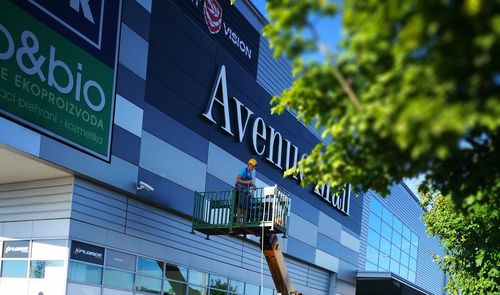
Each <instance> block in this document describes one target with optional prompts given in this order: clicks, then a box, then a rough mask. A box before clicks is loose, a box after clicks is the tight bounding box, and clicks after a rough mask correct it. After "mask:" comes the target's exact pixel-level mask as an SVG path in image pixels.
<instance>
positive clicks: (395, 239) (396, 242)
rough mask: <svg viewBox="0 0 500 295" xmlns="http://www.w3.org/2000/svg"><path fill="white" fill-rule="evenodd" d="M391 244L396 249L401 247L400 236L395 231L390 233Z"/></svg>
mask: <svg viewBox="0 0 500 295" xmlns="http://www.w3.org/2000/svg"><path fill="white" fill-rule="evenodd" d="M392 243H393V244H394V245H396V246H398V247H401V235H400V234H399V233H397V232H396V231H392Z"/></svg>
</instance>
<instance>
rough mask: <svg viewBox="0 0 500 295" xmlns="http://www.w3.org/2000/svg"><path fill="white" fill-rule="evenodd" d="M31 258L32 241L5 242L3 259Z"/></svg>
mask: <svg viewBox="0 0 500 295" xmlns="http://www.w3.org/2000/svg"><path fill="white" fill-rule="evenodd" d="M29 256H30V241H5V242H3V251H2V257H3V258H28V257H29Z"/></svg>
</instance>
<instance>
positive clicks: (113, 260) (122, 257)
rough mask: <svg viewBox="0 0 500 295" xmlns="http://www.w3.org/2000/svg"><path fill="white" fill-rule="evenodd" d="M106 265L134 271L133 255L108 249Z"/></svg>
mask: <svg viewBox="0 0 500 295" xmlns="http://www.w3.org/2000/svg"><path fill="white" fill-rule="evenodd" d="M106 265H107V266H111V267H114V268H119V269H123V270H127V271H131V272H134V271H135V255H131V254H128V253H123V252H120V251H114V250H111V249H108V250H107V251H106Z"/></svg>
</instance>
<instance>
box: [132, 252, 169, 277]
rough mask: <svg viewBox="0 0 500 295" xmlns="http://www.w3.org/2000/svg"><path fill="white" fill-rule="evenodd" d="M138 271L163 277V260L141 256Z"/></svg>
mask: <svg viewBox="0 0 500 295" xmlns="http://www.w3.org/2000/svg"><path fill="white" fill-rule="evenodd" d="M137 272H139V273H142V274H146V275H150V276H155V277H163V262H161V261H156V260H153V259H148V258H144V257H139V262H138V263H137Z"/></svg>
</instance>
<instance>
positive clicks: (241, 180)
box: [236, 174, 255, 187]
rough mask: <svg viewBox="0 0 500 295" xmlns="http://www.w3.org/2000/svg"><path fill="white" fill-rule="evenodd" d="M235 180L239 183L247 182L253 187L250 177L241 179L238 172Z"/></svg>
mask: <svg viewBox="0 0 500 295" xmlns="http://www.w3.org/2000/svg"><path fill="white" fill-rule="evenodd" d="M236 182H238V183H241V184H248V185H249V186H251V187H255V184H253V181H252V180H251V179H250V180H243V179H241V175H239V174H238V176H236Z"/></svg>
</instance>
